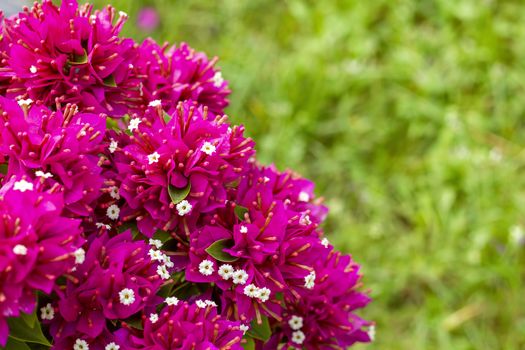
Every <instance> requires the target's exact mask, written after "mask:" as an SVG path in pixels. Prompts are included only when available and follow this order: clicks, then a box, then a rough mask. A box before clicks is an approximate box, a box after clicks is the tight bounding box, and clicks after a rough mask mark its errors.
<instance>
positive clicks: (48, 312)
mask: <svg viewBox="0 0 525 350" xmlns="http://www.w3.org/2000/svg"><path fill="white" fill-rule="evenodd" d="M40 318H41V319H43V320H49V321H50V320H52V319H53V318H55V309H53V307H52V306H51V304H49V303H48V304H47V305H46V306H44V307H41V308H40Z"/></svg>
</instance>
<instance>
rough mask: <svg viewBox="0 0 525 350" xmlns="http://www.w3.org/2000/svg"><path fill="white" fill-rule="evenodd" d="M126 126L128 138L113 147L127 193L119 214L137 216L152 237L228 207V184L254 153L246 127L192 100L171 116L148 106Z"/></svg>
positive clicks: (125, 216) (180, 106) (123, 192)
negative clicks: (214, 114)
mask: <svg viewBox="0 0 525 350" xmlns="http://www.w3.org/2000/svg"><path fill="white" fill-rule="evenodd" d="M128 130H129V131H130V133H131V136H130V138H129V141H128V142H127V144H126V145H122V147H121V148H120V149H119V150H117V151H115V152H114V162H115V164H116V165H115V166H116V168H117V173H118V174H117V178H118V179H119V180H120V182H121V185H120V189H119V192H120V195H121V196H122V197H123V198H124V199H125V204H124V206H123V207H122V209H121V211H122V212H121V216H122V217H124V218H127V217H133V218H135V217H137V221H138V226H139V229H140V230H141V232H142V233H144V234H145V235H147V236H148V237H149V236H151V235H152V234H153V233H154V232H155V230H157V229H162V230H171V229H174V228H175V227H176V225H177V224H178V223H179V222H181V221H183V220H186V221H192V222H194V221H196V220H197V218H198V216H199V215H200V213H201V212H210V211H212V210H214V209H216V208H220V207H224V205H225V201H226V199H227V197H226V187H225V184H229V183H232V182H233V181H235V180H237V179H239V178H240V177H241V176H242V175H243V173H244V172H245V171H246V170H245V169H246V165H247V164H248V160H249V158H250V157H251V156H252V155H253V153H254V151H253V141H251V140H250V139H247V138H245V137H244V136H243V132H244V128H243V127H237V126H234V127H233V128H231V127H230V126H229V124H228V123H227V122H226V118H225V117H212V116H209V115H208V112H207V110H206V107H200V106H197V105H195V104H194V103H190V102H186V103H180V104H179V105H178V107H177V109H176V111H175V112H174V113H173V115H172V116H171V117H170V119H169V121H167V122H166V121H165V119H164V115H163V113H162V110H161V109H159V108H158V107H150V108H149V109H148V110H147V111H146V113H145V114H144V117H143V118H141V119H139V118H134V119H131V120H130V122H129V123H128ZM181 191H182V192H183V193H184V192H188V193H187V195H185V196H184V197H183V198H180V200H178V201H176V203H173V198H172V197H173V192H177V193H179V192H181ZM170 192H171V194H170ZM170 197H171V198H170Z"/></svg>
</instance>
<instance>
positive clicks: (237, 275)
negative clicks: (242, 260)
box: [232, 270, 248, 284]
mask: <svg viewBox="0 0 525 350" xmlns="http://www.w3.org/2000/svg"><path fill="white" fill-rule="evenodd" d="M232 278H233V283H235V284H246V281H248V274H247V273H246V271H244V270H236V271H235V272H234V273H233V276H232Z"/></svg>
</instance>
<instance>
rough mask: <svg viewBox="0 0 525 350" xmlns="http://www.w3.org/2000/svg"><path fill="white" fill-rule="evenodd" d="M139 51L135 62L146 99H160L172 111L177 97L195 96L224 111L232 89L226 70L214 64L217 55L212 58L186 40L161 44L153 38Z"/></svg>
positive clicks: (181, 98)
mask: <svg viewBox="0 0 525 350" xmlns="http://www.w3.org/2000/svg"><path fill="white" fill-rule="evenodd" d="M139 52H140V54H139V55H138V58H137V62H136V63H135V66H136V68H137V71H138V74H139V75H140V76H141V77H142V78H144V82H143V89H142V91H143V97H144V98H145V101H154V100H160V101H162V102H161V103H162V106H163V107H164V109H166V110H167V111H172V110H173V109H174V108H175V107H177V101H185V100H191V101H195V102H197V103H198V104H200V105H205V106H207V107H208V108H209V110H210V111H211V112H213V113H214V114H219V115H222V114H223V112H224V108H226V107H227V106H228V99H227V97H228V95H229V94H230V90H229V89H228V82H227V81H226V80H224V78H223V77H222V73H221V72H220V71H219V70H217V69H216V68H214V65H215V63H216V61H217V58H213V59H212V60H208V58H207V57H206V55H205V54H204V53H202V52H197V51H195V50H194V49H192V48H191V47H189V46H188V45H187V44H186V43H182V44H181V45H180V46H179V47H176V46H172V47H169V46H168V45H167V44H165V45H163V46H160V45H159V44H157V43H156V42H155V41H154V40H152V39H146V40H145V41H144V43H142V45H141V46H140V47H139Z"/></svg>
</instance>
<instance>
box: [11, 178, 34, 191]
mask: <svg viewBox="0 0 525 350" xmlns="http://www.w3.org/2000/svg"><path fill="white" fill-rule="evenodd" d="M13 190H15V191H20V192H25V191H33V184H32V183H31V182H27V181H26V180H24V179H22V180H20V181H17V182H15V185H14V186H13Z"/></svg>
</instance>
